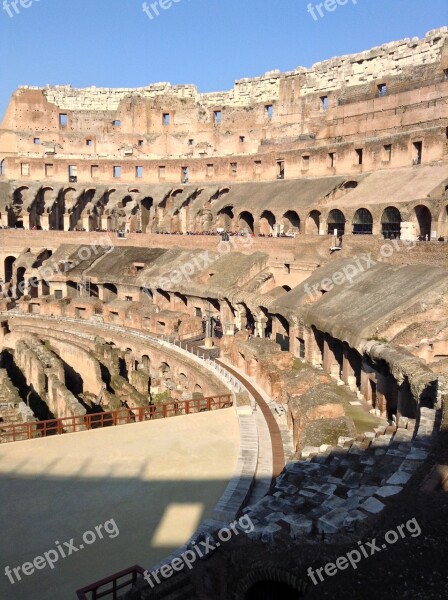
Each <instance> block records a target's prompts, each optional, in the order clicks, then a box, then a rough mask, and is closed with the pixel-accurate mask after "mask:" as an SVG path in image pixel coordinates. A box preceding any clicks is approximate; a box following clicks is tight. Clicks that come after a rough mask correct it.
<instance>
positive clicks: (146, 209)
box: [140, 197, 154, 233]
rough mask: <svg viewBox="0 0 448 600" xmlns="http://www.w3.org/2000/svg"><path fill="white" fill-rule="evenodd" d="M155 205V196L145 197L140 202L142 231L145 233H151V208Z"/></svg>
mask: <svg viewBox="0 0 448 600" xmlns="http://www.w3.org/2000/svg"><path fill="white" fill-rule="evenodd" d="M153 206H154V200H153V198H149V197H147V198H143V200H142V201H141V203H140V211H141V221H142V225H141V226H142V231H143V233H151V209H152V207H153Z"/></svg>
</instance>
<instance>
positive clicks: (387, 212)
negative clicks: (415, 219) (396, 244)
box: [381, 206, 403, 239]
mask: <svg viewBox="0 0 448 600" xmlns="http://www.w3.org/2000/svg"><path fill="white" fill-rule="evenodd" d="M402 220H403V219H402V218H401V213H400V211H399V210H398V208H396V207H395V206H388V207H387V208H385V209H384V211H383V214H382V215H381V233H382V235H383V236H384V239H391V238H392V239H394V238H396V239H399V238H400V235H401V222H402Z"/></svg>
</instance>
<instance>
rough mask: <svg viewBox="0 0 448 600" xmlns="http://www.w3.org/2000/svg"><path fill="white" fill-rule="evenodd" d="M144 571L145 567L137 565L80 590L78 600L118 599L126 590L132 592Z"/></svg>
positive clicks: (77, 593)
mask: <svg viewBox="0 0 448 600" xmlns="http://www.w3.org/2000/svg"><path fill="white" fill-rule="evenodd" d="M144 572H145V570H144V569H143V567H139V566H138V565H135V566H133V567H130V568H129V569H125V570H124V571H120V572H119V573H115V574H114V575H111V576H110V577H107V578H106V579H102V580H101V581H97V582H96V583H92V584H91V585H88V586H86V587H84V588H82V589H80V590H78V591H77V592H76V595H77V597H78V600H100V598H108V599H109V600H118V598H119V597H122V595H123V594H124V593H125V592H130V591H131V590H132V588H133V587H135V585H136V583H137V581H138V580H139V579H143V574H144ZM119 593H120V596H119V595H118V594H119Z"/></svg>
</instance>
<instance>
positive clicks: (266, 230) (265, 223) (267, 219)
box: [258, 210, 277, 235]
mask: <svg viewBox="0 0 448 600" xmlns="http://www.w3.org/2000/svg"><path fill="white" fill-rule="evenodd" d="M276 223H277V220H276V218H275V215H274V213H273V212H271V211H270V210H264V211H263V212H262V213H261V216H260V219H259V221H258V230H259V232H260V234H262V235H275V233H276Z"/></svg>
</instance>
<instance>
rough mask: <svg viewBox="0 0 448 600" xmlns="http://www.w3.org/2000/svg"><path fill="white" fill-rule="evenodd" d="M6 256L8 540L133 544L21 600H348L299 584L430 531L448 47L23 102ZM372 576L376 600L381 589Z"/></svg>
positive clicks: (5, 153) (2, 234) (444, 353)
mask: <svg viewBox="0 0 448 600" xmlns="http://www.w3.org/2000/svg"><path fill="white" fill-rule="evenodd" d="M0 240H1V245H0V291H1V294H2V295H1V298H0V382H1V388H0V442H2V446H1V455H2V458H3V460H2V466H1V467H0V472H1V475H2V482H1V484H0V486H1V489H2V498H4V502H5V504H4V506H3V510H5V511H7V512H6V514H8V511H12V513H11V514H14V515H15V517H14V519H11V521H12V522H11V525H9V524H8V525H7V531H8V533H9V535H10V536H14V537H17V539H18V540H20V537H21V535H23V534H24V533H25V531H27V532H30V531H31V532H32V533H33V539H34V540H35V543H34V545H35V546H36V551H37V550H39V549H40V550H44V549H45V547H44V548H41V545H42V544H41V545H39V544H38V543H37V541H36V540H38V539H40V540H44V541H45V544H47V545H48V544H50V545H51V544H52V543H53V540H54V539H55V537H54V536H56V535H57V536H60V537H59V538H58V539H67V538H70V537H71V535H67V532H70V531H73V532H74V531H78V530H76V521H77V519H79V514H80V511H84V513H82V514H85V511H90V512H89V513H88V514H89V515H90V517H91V518H93V517H94V516H95V515H97V516H98V517H100V518H103V517H104V518H105V519H106V518H108V517H109V518H110V517H111V516H113V515H114V514H117V515H120V518H121V519H122V522H123V528H126V532H124V531H123V532H122V535H120V536H119V537H118V538H117V540H116V541H115V540H108V544H109V542H110V544H111V548H110V549H108V550H107V551H106V554H107V553H109V554H108V555H107V556H101V551H100V552H98V551H97V552H96V553H95V554H92V555H83V556H82V557H80V558H79V560H78V558H77V557H73V562H72V563H71V565H68V566H66V565H65V564H64V565H63V566H61V569H62V571H61V573H63V577H65V578H66V580H64V582H62V581H61V583H60V588H59V589H60V590H63V591H60V595H57V596H54V595H51V594H52V592H51V593H50V592H48V590H47V591H42V590H45V584H44V583H42V586H43V587H42V588H41V589H40V591H38V589H37V588H38V586H36V581H42V582H44V581H45V576H47V577H48V573H45V571H42V573H40V574H37V575H36V576H35V579H33V581H31V580H29V581H24V582H22V584H23V585H24V586H29V587H28V588H26V587H25V588H24V589H26V590H27V594H28V595H27V596H26V598H27V600H34V598H35V599H36V600H37V598H39V599H47V598H48V599H49V598H56V597H57V598H58V599H59V598H61V599H63V600H65V599H66V598H72V597H74V596H75V593H76V590H78V592H77V593H78V598H79V599H85V600H86V599H91V598H92V599H93V598H100V597H106V598H109V599H112V598H122V599H123V600H125V599H126V600H144V599H146V598H148V599H151V598H164V599H167V600H168V599H172V600H174V599H181V598H184V599H196V600H218V599H220V598H225V599H229V600H251V599H254V598H260V599H261V598H263V599H264V598H277V597H278V598H284V599H286V600H288V599H289V598H302V597H304V598H310V599H311V600H312V599H313V598H326V597H334V598H341V597H347V598H352V597H355V596H341V595H337V594H338V593H340V592H338V589H339V588H335V590H336V591H334V594H335V595H333V596H332V595H331V584H332V580H331V577H330V578H329V577H328V576H327V575H328V572H327V570H326V571H325V573H327V575H325V581H324V580H323V578H322V577H321V582H319V583H320V585H319V586H317V587H316V585H313V583H315V582H314V579H312V577H311V576H310V574H309V573H310V571H309V569H310V568H311V567H313V568H314V569H316V570H317V571H313V573H314V575H313V577H317V576H318V575H316V573H319V569H318V567H320V566H323V565H325V563H329V561H334V560H335V557H337V556H340V555H344V554H345V553H346V552H347V551H349V550H350V549H352V548H353V547H357V543H358V540H368V539H371V538H374V537H375V535H380V534H379V532H383V533H384V531H385V530H387V528H389V529H393V528H394V527H395V525H398V524H399V523H404V522H407V523H410V522H411V520H412V519H418V522H419V524H420V526H421V528H422V529H424V528H425V527H427V528H428V530H429V528H430V527H431V525H430V521H431V518H430V516H431V515H432V516H434V515H437V518H438V520H437V518H436V520H435V523H437V527H438V528H441V530H442V529H443V527H442V525H443V524H446V521H447V519H446V515H447V514H448V513H447V511H448V504H447V503H446V500H445V498H446V496H444V495H443V492H444V491H445V492H446V491H448V466H447V465H448V453H447V447H448V443H447V440H446V436H447V430H448V423H447V421H446V415H445V413H444V410H443V409H444V400H445V399H446V394H447V389H448V271H447V268H448V245H447V242H448V29H447V28H446V27H444V28H441V29H438V30H434V31H430V32H429V33H428V34H427V35H426V36H425V37H424V38H423V39H415V38H414V39H412V40H410V39H406V40H402V41H399V42H391V43H389V44H385V45H383V46H381V47H377V48H372V49H371V50H367V51H365V52H362V53H360V54H356V55H350V56H343V57H340V58H334V59H331V60H328V61H325V62H322V63H318V64H316V65H314V66H313V67H312V68H310V69H305V68H301V69H297V70H295V71H291V72H287V73H281V72H279V71H272V72H268V73H266V74H265V75H264V76H262V77H259V78H256V79H242V80H239V81H237V82H236V83H235V86H234V88H233V89H232V90H231V91H228V92H222V93H206V94H200V93H198V91H197V89H196V87H195V86H193V85H178V86H171V85H170V84H168V83H159V84H154V85H150V86H148V87H145V88H141V89H101V88H94V87H92V88H88V89H74V88H72V87H67V86H56V87H45V88H33V87H27V86H25V87H21V88H19V89H17V90H16V91H15V92H14V94H13V95H12V97H11V100H10V103H9V106H8V108H7V111H6V114H5V116H4V119H3V122H2V123H1V125H0ZM125 424H129V425H128V426H127V427H125ZM62 434H64V435H62ZM74 455H77V459H78V462H77V461H76V460H75V457H74ZM170 458H171V460H170ZM187 459H188V460H187ZM108 461H109V462H108ZM114 461H115V462H114ZM117 461H118V462H117ZM120 461H121V462H120ZM62 463H63V464H62ZM117 465H118V466H117ZM176 467H177V469H176ZM108 469H110V471H109V470H108ZM146 470H148V472H146ZM108 477H109V479H108ZM90 478H91V480H92V481H93V482H94V483H93V484H92V486H90V484H89V479H90ZM112 478H113V479H114V481H113V482H112V481H111V479H112ZM195 482H196V483H195ZM6 486H8V487H6ZM91 488H92V489H94V490H96V491H92V489H91ZM176 503H177V504H176ZM14 506H16V507H17V506H19V508H18V509H17V511H16V512H14ZM52 507H53V508H52ZM176 507H177V509H178V511H180V512H179V514H177V515H175V516H174V517H173V520H172V522H171V526H169V524H168V525H167V526H165V528H164V527H163V523H164V522H165V520H166V519H168V521H169V518H168V516H169V515H168V513H170V510H171V509H172V510H173V511H174V512H176ZM179 507H180V508H179ZM182 507H184V510H185V511H186V512H183V511H182V510H181V508H182ZM188 507H190V508H189V509H188ZM49 511H50V512H52V514H57V516H58V518H57V519H52V520H50V521H49V522H48V523H49V529H51V531H49V533H48V535H49V537H48V536H47V537H46V534H44V533H43V532H42V522H43V521H44V520H45V519H47V513H48V512H49ZM114 511H115V512H114ZM145 511H146V512H145ZM428 511H429V512H428ZM444 511H445V512H444ZM148 512H149V513H150V515H148V514H147V513H148ZM69 514H70V515H71V516H70V517H69V516H68V515H69ZM61 515H65V517H61ZM92 515H93V516H92ZM100 515H101V516H100ZM64 519H67V520H65V521H64ZM176 519H177V520H176ZM62 521H64V523H62ZM68 522H69V523H70V526H69V525H68V524H67V523H68ZM236 522H238V525H235V523H236ZM117 523H118V517H117ZM182 523H183V524H184V525H185V528H184V529H183V528H182V526H181V525H182ZM230 523H233V524H234V527H235V530H233V535H231V536H228V537H232V539H227V540H225V539H224V537H219V540H221V546H222V547H220V548H219V550H218V549H217V548H215V549H214V550H213V552H211V553H210V556H206V559H207V560H205V559H204V560H199V558H198V559H197V565H196V566H195V568H193V569H187V568H186V567H185V564H184V563H182V564H183V567H182V568H179V569H176V568H175V567H174V566H173V565H175V564H176V563H175V562H173V561H175V560H176V557H177V559H178V560H184V558H181V559H179V557H185V553H186V552H192V548H194V547H196V548H198V544H200V543H201V540H202V541H203V540H204V539H205V538H206V537H207V536H210V539H211V538H213V540H214V541H215V542H216V541H217V540H218V534H217V532H220V531H221V532H222V530H223V528H226V527H227V528H228V527H229V524H230ZM62 524H64V526H65V529H64V528H62V529H61V525H62ZM248 524H250V525H251V526H250V528H249V529H250V531H249V529H248V527H247V526H248ZM70 527H71V528H72V529H70ZM143 528H146V529H147V531H146V534H145V536H146V537H145V542H144V543H143V541H142V540H141V539H140V538H139V531H140V530H141V529H143ZM78 529H79V528H78ZM162 530H163V531H162ZM226 531H227V532H228V531H229V529H227V530H226ZM230 531H232V530H230ZM445 533H446V527H445ZM18 534H19V535H18ZM177 534H178V535H177ZM64 535H65V537H64V538H63V536H64ZM221 535H222V534H221ZM164 536H165V537H164ZM28 537H30V536H29V534H28ZM158 537H160V538H161V539H162V538H163V539H162V541H160V543H158V542H157V539H158ZM402 537H404V536H402ZM442 537H443V536H440V539H439V538H437V536H436V535H435V534H434V536H433V538H431V539H432V541H431V548H432V549H433V551H434V556H433V557H432V558H431V559H428V561H429V562H431V561H433V562H432V564H431V567H432V569H433V572H434V578H433V579H435V580H437V579H438V578H440V577H442V576H445V577H446V565H444V564H443V551H440V552H439V550H440V549H441V548H443V547H444V546H443V544H444V541H443V539H446V538H443V539H442ZM148 539H149V541H148ZM112 541H114V542H116V543H115V545H114V546H113V547H112ZM224 541H225V542H226V543H225V544H224V543H223V542H224ZM411 542H414V541H413V540H412V539H411V537H409V536H408V540H406V541H405V540H401V541H400V544H402V545H406V544H409V545H408V546H406V547H407V548H408V554H409V556H407V557H406V561H408V560H409V561H410V564H413V563H412V560H414V559H413V558H412V555H413V554H414V550H413V548H415V546H413V545H411ZM27 543H29V541H28V542H27ZM119 543H120V544H121V545H117V544H119ZM359 543H360V542H359ZM415 543H417V542H416V541H415ZM45 544H44V546H45ZM16 545H17V549H16V552H15V554H16V556H14V557H13V558H11V559H10V564H11V565H12V564H19V563H20V562H21V560H22V559H23V560H25V559H26V556H25V555H26V552H25V548H24V547H23V546H22V545H21V544H20V541H18V542H17V544H16ZM398 545H399V544H398V543H397V548H398ZM403 547H404V546H403ZM108 548H109V546H108ZM419 551H420V552H421V555H422V556H423V555H424V553H425V552H426V553H427V554H426V556H427V555H428V553H429V554H430V553H431V552H432V550H428V549H426V550H425V548H423V549H420V550H419ZM389 552H390V554H389V555H388V556H387V558H384V559H383V561H385V563H381V558H382V557H374V558H371V559H370V561H366V564H364V565H362V566H361V565H359V571H357V572H358V573H360V577H361V574H363V577H365V578H366V579H365V581H366V586H368V585H371V579H370V580H369V579H368V578H369V576H371V573H369V572H370V570H375V568H376V569H378V568H379V566H378V565H380V566H381V565H382V568H384V564H387V565H388V567H387V568H388V569H389V571H390V573H392V575H393V577H399V573H400V569H401V567H400V561H402V560H404V559H403V554H401V555H400V554H399V553H398V554H397V556H391V554H394V551H393V550H390V551H389ZM402 552H403V551H402ZM98 554H99V555H100V556H98ZM417 554H418V553H417ZM86 556H87V558H86ZM167 556H168V557H169V558H167ZM75 559H76V560H75ZM106 559H107V560H106ZM375 561H376V562H375ZM415 561H418V557H416V558H415ZM367 563H368V564H367ZM414 564H415V565H417V564H418V562H415V563H414ZM73 565H76V568H75V567H74V566H73ZM132 565H134V566H132ZM135 565H137V566H135ZM170 565H172V566H170ZM375 565H376V566H375ZM327 566H328V565H327ZM328 570H330V569H328ZM380 572H381V571H378V570H377V571H376V577H377V578H378V577H380V575H379V573H380ZM320 573H322V569H321V570H320ZM352 573H353V571H352V572H351V573H349V572H348V571H347V573H346V574H345V575H346V579H345V580H344V579H342V580H341V581H342V583H340V585H341V586H344V585H345V586H347V585H349V582H350V577H353V575H352ZM390 573H389V574H390ZM333 574H334V573H333ZM392 575H391V576H392ZM421 576H422V573H421V571H419V570H418V568H417V566H416V567H415V575H414V573H412V572H411V573H410V574H409V572H408V589H411V590H412V589H414V590H416V589H420V588H419V587H418V586H419V585H420V584H421V582H420V580H419V578H420V577H421ZM40 577H42V579H39V578H40ZM319 577H320V575H319ZM385 577H387V576H385ZM414 577H415V579H414ZM159 580H160V581H159ZM344 581H345V583H344ZM360 581H364V580H363V579H361V580H360ZM377 581H378V589H375V592H376V593H380V590H381V587H380V586H381V584H380V581H379V579H377ZM117 582H120V585H121V583H122V584H123V587H122V588H120V589H121V592H120V594H119V595H113V594H117V592H116V591H113V589H114V586H117V585H118V583H117ZM433 583H434V582H433ZM156 584H157V585H156ZM431 585H432V584H431ZM434 585H436V584H434ZM64 586H65V587H64ZM81 588H82V589H81ZM428 589H429V590H430V591H429V595H428V596H427V597H428V598H442V596H439V595H436V591H435V590H437V587H434V588H433V587H430V588H428ZM111 590H112V591H111ZM431 590H432V591H431ZM100 593H103V596H100V595H99V594H100ZM431 593H432V594H433V595H431ZM45 594H47V595H45ZM48 594H50V595H48ZM325 594H328V595H325ZM23 597H24V598H25V596H23ZM356 597H357V598H370V597H371V596H369V595H368V593H367V592H365V593H362V592H360V594H359V595H357V596H356ZM372 597H373V596H372ZM384 597H385V598H386V597H389V596H384ZM410 597H412V596H407V595H405V594H404V595H403V598H410ZM8 598H9V596H8Z"/></svg>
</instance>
